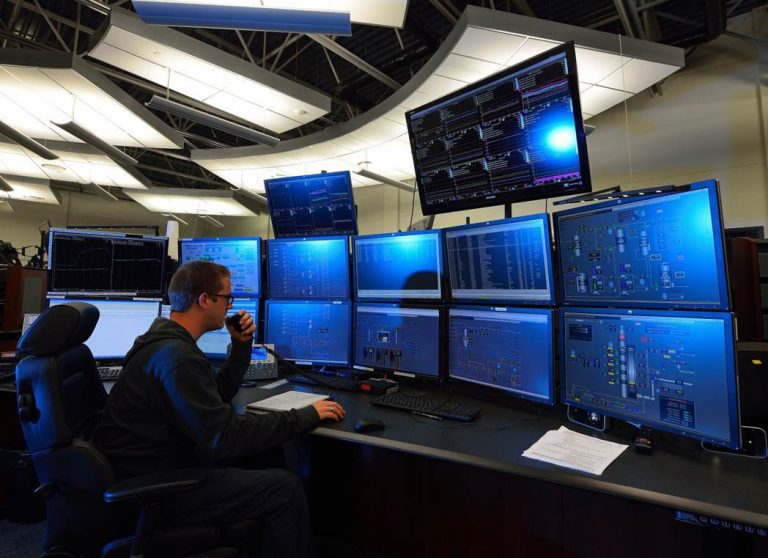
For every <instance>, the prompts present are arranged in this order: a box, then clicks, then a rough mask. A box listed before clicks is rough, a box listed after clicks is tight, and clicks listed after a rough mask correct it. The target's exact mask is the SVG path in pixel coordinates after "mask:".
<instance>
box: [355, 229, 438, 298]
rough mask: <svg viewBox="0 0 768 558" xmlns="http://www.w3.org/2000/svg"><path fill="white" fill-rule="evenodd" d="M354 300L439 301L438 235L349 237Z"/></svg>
mask: <svg viewBox="0 0 768 558" xmlns="http://www.w3.org/2000/svg"><path fill="white" fill-rule="evenodd" d="M352 253H353V259H354V270H355V288H356V296H357V299H358V300H401V299H411V300H414V299H429V300H440V299H441V298H442V296H443V289H442V271H443V252H442V239H441V232H440V231H439V230H435V231H412V232H405V233H387V234H374V235H367V236H356V237H353V238H352Z"/></svg>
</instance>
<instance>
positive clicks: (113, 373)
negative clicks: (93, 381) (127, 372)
mask: <svg viewBox="0 0 768 558" xmlns="http://www.w3.org/2000/svg"><path fill="white" fill-rule="evenodd" d="M97 370H98V371H99V380H101V381H102V382H114V381H115V380H117V379H118V378H119V377H120V374H122V373H123V367H122V366H99V367H98V368H97Z"/></svg>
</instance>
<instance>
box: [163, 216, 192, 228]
mask: <svg viewBox="0 0 768 558" xmlns="http://www.w3.org/2000/svg"><path fill="white" fill-rule="evenodd" d="M160 215H162V216H163V217H170V218H171V219H175V220H176V221H178V222H179V223H181V224H182V225H186V226H189V223H187V222H186V221H185V220H184V219H182V218H181V217H179V216H178V215H174V214H173V213H161V214H160Z"/></svg>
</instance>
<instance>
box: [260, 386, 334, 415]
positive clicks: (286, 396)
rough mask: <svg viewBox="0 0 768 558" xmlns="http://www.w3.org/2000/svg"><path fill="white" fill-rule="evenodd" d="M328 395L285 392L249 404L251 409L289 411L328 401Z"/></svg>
mask: <svg viewBox="0 0 768 558" xmlns="http://www.w3.org/2000/svg"><path fill="white" fill-rule="evenodd" d="M328 397H329V396H328V395H322V394H319V393H305V392H303V391H286V392H285V393H281V394H280V395H273V396H272V397H267V398H266V399H262V400H261V401H254V402H253V403H249V404H248V407H250V408H251V409H265V410H267V411H290V410H291V409H301V408H302V407H307V406H309V405H311V404H312V403H314V402H316V401H322V400H323V399H328Z"/></svg>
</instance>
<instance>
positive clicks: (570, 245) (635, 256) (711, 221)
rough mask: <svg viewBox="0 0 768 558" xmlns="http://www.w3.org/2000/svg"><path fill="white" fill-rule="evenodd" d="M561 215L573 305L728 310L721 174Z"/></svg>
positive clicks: (563, 268) (566, 293)
mask: <svg viewBox="0 0 768 558" xmlns="http://www.w3.org/2000/svg"><path fill="white" fill-rule="evenodd" d="M690 188H691V189H690V191H683V192H670V193H667V194H663V195H658V196H649V197H647V198H642V197H636V198H632V199H630V200H623V199H618V200H614V201H610V202H607V203H603V204H598V205H593V206H590V207H587V208H584V209H579V210H571V211H564V212H561V213H556V214H555V225H556V226H555V230H556V243H557V247H558V249H557V252H558V255H559V256H558V257H559V260H560V273H561V275H560V276H561V278H562V280H561V284H562V296H563V302H564V303H565V304H583V305H590V306H592V305H598V306H601V305H610V306H613V305H617V306H641V307H676V308H702V309H707V308H713V309H724V310H725V309H728V283H727V278H726V273H725V262H724V259H723V237H722V230H723V229H722V227H723V225H722V221H721V218H720V206H719V201H718V192H717V183H716V182H715V181H714V180H708V181H705V182H699V183H696V184H692V185H691V186H690Z"/></svg>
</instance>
